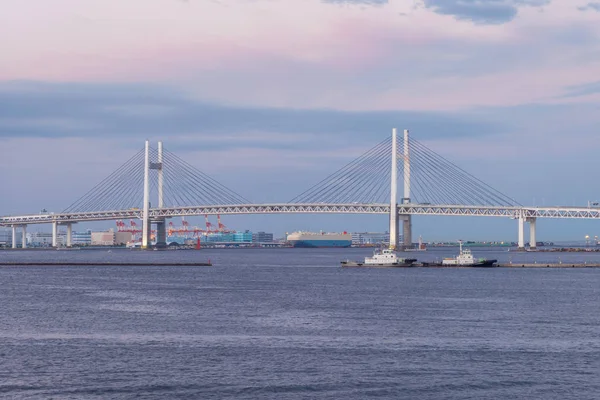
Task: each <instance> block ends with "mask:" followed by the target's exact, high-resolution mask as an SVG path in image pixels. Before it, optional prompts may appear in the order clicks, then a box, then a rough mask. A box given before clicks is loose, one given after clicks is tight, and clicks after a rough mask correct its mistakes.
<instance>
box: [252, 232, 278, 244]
mask: <svg viewBox="0 0 600 400" xmlns="http://www.w3.org/2000/svg"><path fill="white" fill-rule="evenodd" d="M271 242H273V234H272V233H266V232H256V233H253V234H252V243H271Z"/></svg>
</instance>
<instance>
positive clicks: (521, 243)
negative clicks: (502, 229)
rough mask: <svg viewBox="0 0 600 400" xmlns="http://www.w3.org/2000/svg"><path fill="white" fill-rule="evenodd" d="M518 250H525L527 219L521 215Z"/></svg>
mask: <svg viewBox="0 0 600 400" xmlns="http://www.w3.org/2000/svg"><path fill="white" fill-rule="evenodd" d="M518 246H519V247H518V249H517V250H525V217H523V216H522V215H519V242H518Z"/></svg>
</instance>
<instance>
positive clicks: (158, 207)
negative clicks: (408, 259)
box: [0, 129, 600, 248]
mask: <svg viewBox="0 0 600 400" xmlns="http://www.w3.org/2000/svg"><path fill="white" fill-rule="evenodd" d="M398 177H401V178H400V179H399V178H398ZM399 180H400V181H401V183H402V186H403V189H404V190H403V193H402V198H401V199H400V201H398V197H397V195H398V193H397V192H398V189H397V185H398V181H399ZM291 213H312V214H322V213H338V214H339V213H342V214H389V215H390V247H392V248H396V247H401V244H400V243H398V236H399V235H398V233H399V227H400V222H402V229H403V233H404V235H403V237H404V242H403V244H402V246H411V245H412V234H411V231H412V221H411V217H412V216H413V215H452V216H484V217H508V218H512V219H516V220H518V244H519V247H521V248H522V247H524V246H525V242H524V225H525V222H528V223H529V224H530V245H531V246H532V247H535V243H536V240H535V234H536V219H537V218H579V219H582V218H584V219H599V218H600V208H592V207H526V206H523V205H521V204H519V203H518V202H516V201H515V200H513V199H512V198H510V197H508V196H506V195H504V194H502V193H501V192H499V191H497V190H496V189H494V188H492V187H491V186H489V185H487V184H486V183H484V182H482V181H481V180H479V179H477V178H476V177H474V176H473V175H471V174H469V173H468V172H466V171H464V170H463V169H461V168H460V167H458V166H457V165H455V164H453V163H452V162H450V161H449V160H447V159H445V158H444V157H442V156H440V155H439V154H437V153H436V152H434V151H433V150H431V149H429V148H428V147H427V146H425V145H424V144H422V143H420V142H419V141H417V140H414V139H413V138H411V137H409V134H408V131H404V137H403V140H401V141H400V140H398V138H397V133H396V130H395V129H394V130H393V133H392V136H391V137H389V138H387V139H386V140H384V141H382V142H380V143H378V144H377V145H376V146H374V147H373V148H371V149H369V150H368V151H366V152H365V153H364V154H362V155H361V156H360V157H358V158H357V159H355V160H353V161H351V162H350V163H348V164H346V165H345V166H343V167H342V168H340V169H339V170H337V171H335V172H334V173H333V174H331V175H329V176H327V177H326V178H324V179H323V180H321V181H320V182H318V183H317V184H316V185H314V186H313V187H311V188H309V189H308V190H306V191H304V192H302V193H301V194H299V195H298V196H296V197H295V198H293V199H292V200H290V201H288V202H285V203H277V204H254V203H253V202H252V201H250V200H248V199H246V198H244V197H243V196H241V195H239V194H238V193H236V192H235V191H233V190H231V189H229V188H227V187H226V186H224V185H222V184H221V183H219V182H218V181H216V180H215V179H213V178H211V177H210V176H208V175H207V174H205V173H203V172H202V171H200V170H199V169H197V168H196V167H194V166H193V165H192V164H190V163H188V162H186V161H184V160H183V159H181V158H179V157H178V156H177V155H175V154H174V153H171V152H170V151H168V150H166V149H164V148H163V146H162V143H161V142H159V143H158V147H157V148H156V149H154V148H152V147H150V144H149V142H148V141H147V142H146V145H145V147H144V149H142V150H140V151H139V152H138V153H136V154H135V155H134V156H133V157H132V158H131V159H129V160H128V161H126V162H125V163H124V164H123V165H121V167H119V168H118V169H117V170H116V171H114V172H113V173H112V174H110V175H109V176H108V177H107V178H106V179H104V180H103V181H102V182H100V183H99V184H98V185H96V186H95V187H93V188H92V189H91V190H90V191H88V192H87V193H86V194H85V195H83V196H82V197H81V198H79V199H78V200H77V201H75V202H74V203H73V204H71V205H70V206H69V207H67V208H66V209H65V210H63V211H62V212H60V213H46V214H30V215H20V216H4V217H0V225H4V226H12V228H13V247H16V234H17V229H18V228H21V230H22V234H23V243H25V235H26V229H27V225H29V224H43V223H51V224H52V227H53V229H52V232H53V245H54V246H56V244H57V232H58V225H66V227H67V245H68V246H69V245H70V240H71V234H72V224H73V223H76V222H84V221H102V220H120V219H141V220H142V225H143V229H142V231H143V234H142V247H148V245H149V243H150V232H151V226H152V224H155V225H156V232H157V243H159V244H160V243H164V242H165V241H166V220H167V219H169V218H171V217H176V216H195V215H214V214H220V215H227V214H291Z"/></svg>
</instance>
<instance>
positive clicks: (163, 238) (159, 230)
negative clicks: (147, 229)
mask: <svg viewBox="0 0 600 400" xmlns="http://www.w3.org/2000/svg"><path fill="white" fill-rule="evenodd" d="M155 222H156V247H167V223H166V220H165V219H161V220H157V221H155Z"/></svg>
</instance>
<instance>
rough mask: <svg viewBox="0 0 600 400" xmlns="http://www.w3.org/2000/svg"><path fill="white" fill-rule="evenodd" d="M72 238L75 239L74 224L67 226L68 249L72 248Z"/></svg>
mask: <svg viewBox="0 0 600 400" xmlns="http://www.w3.org/2000/svg"><path fill="white" fill-rule="evenodd" d="M72 238H73V224H71V223H68V224H67V247H71V246H72Z"/></svg>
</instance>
